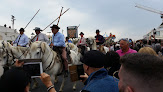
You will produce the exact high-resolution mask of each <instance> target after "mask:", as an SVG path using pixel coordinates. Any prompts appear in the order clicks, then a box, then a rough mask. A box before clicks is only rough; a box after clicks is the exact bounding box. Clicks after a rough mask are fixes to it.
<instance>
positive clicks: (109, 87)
mask: <svg viewBox="0 0 163 92" xmlns="http://www.w3.org/2000/svg"><path fill="white" fill-rule="evenodd" d="M116 80H117V81H118V79H116ZM117 81H115V79H114V78H113V77H112V76H109V75H108V73H107V70H106V69H104V68H102V69H100V70H98V71H95V72H93V73H91V74H90V75H89V77H88V79H87V81H86V82H85V86H84V88H83V89H82V90H87V91H89V92H119V89H118V82H117Z"/></svg>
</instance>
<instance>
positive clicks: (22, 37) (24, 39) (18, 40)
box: [13, 34, 28, 47]
mask: <svg viewBox="0 0 163 92" xmlns="http://www.w3.org/2000/svg"><path fill="white" fill-rule="evenodd" d="M15 43H16V44H18V45H20V46H22V47H25V46H26V45H27V44H28V37H27V36H26V35H25V34H22V35H21V34H19V35H18V37H17V38H16V40H15V41H14V42H13V44H15Z"/></svg>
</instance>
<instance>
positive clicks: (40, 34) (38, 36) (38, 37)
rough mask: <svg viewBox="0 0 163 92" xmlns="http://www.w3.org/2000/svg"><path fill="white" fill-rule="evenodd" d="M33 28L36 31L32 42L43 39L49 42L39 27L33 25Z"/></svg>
mask: <svg viewBox="0 0 163 92" xmlns="http://www.w3.org/2000/svg"><path fill="white" fill-rule="evenodd" d="M33 30H35V33H36V36H35V37H34V38H33V39H32V41H33V42H35V41H43V42H46V43H47V44H49V38H48V37H47V36H46V35H45V34H43V33H41V31H42V30H41V29H40V28H39V27H35V29H33Z"/></svg>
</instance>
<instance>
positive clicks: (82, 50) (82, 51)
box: [77, 32, 86, 55]
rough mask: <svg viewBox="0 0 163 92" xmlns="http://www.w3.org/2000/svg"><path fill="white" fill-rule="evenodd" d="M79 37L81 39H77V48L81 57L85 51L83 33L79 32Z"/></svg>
mask: <svg viewBox="0 0 163 92" xmlns="http://www.w3.org/2000/svg"><path fill="white" fill-rule="evenodd" d="M79 35H80V36H81V38H80V39H79V41H78V44H77V46H78V48H80V49H81V51H80V53H81V54H82V55H84V53H85V51H86V39H85V38H84V33H83V32H81V33H80V34H79Z"/></svg>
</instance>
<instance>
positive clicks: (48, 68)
mask: <svg viewBox="0 0 163 92" xmlns="http://www.w3.org/2000/svg"><path fill="white" fill-rule="evenodd" d="M53 60H54V55H53V58H52V61H51V62H50V64H49V65H48V67H47V68H46V70H50V69H51V68H50V66H51V65H52V63H53V65H54V63H55V62H53ZM53 65H52V66H53Z"/></svg>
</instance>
